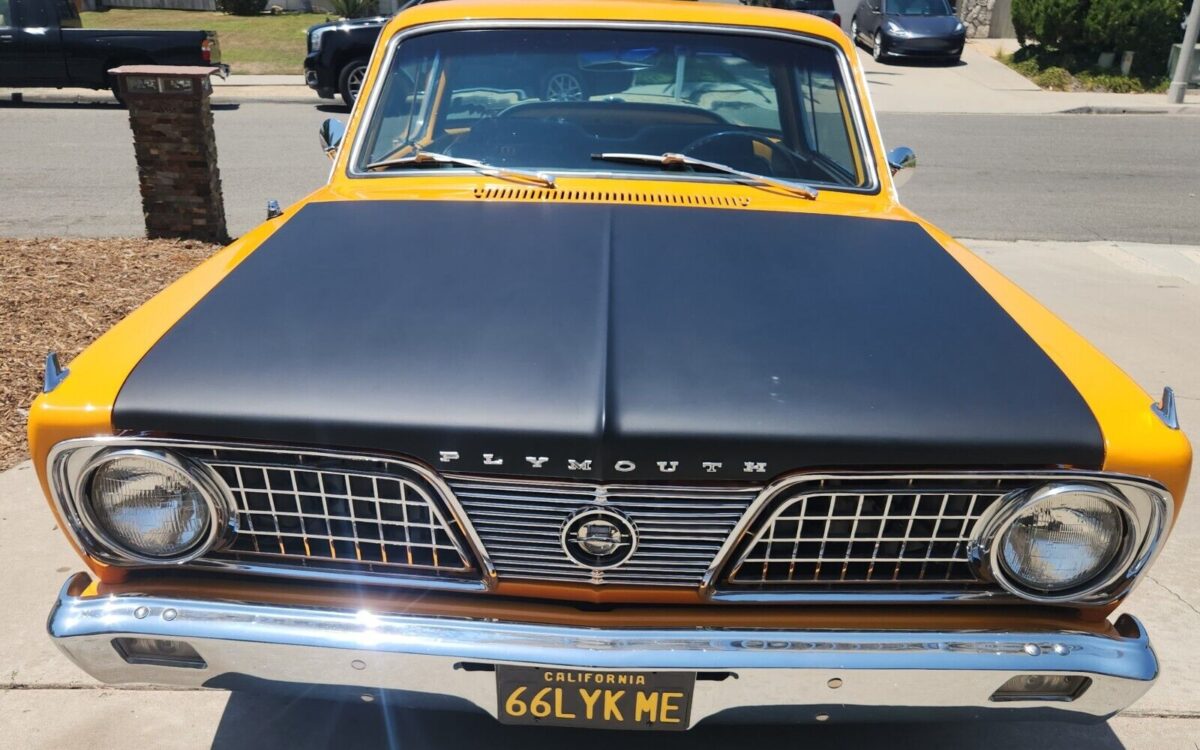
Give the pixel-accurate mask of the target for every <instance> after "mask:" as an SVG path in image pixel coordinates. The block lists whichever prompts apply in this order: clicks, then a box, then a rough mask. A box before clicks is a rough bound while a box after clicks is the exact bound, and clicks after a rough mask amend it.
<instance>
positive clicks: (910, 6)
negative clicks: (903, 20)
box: [887, 0, 954, 16]
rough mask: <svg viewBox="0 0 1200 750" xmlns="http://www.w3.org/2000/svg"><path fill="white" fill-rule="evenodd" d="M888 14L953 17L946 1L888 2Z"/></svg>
mask: <svg viewBox="0 0 1200 750" xmlns="http://www.w3.org/2000/svg"><path fill="white" fill-rule="evenodd" d="M887 12H888V13H894V14H895V15H898V16H951V15H954V11H952V10H950V5H949V4H947V2H946V0H887Z"/></svg>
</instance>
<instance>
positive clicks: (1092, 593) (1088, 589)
mask: <svg viewBox="0 0 1200 750" xmlns="http://www.w3.org/2000/svg"><path fill="white" fill-rule="evenodd" d="M1070 492H1080V493H1087V494H1090V495H1093V496H1094V497H1098V498H1101V499H1103V500H1105V501H1107V502H1108V503H1109V504H1111V505H1112V506H1113V508H1114V509H1115V510H1117V511H1118V512H1119V513H1120V515H1121V518H1122V520H1123V522H1124V528H1125V532H1124V537H1123V539H1122V540H1121V544H1120V547H1119V548H1118V550H1117V552H1116V553H1115V554H1114V555H1113V557H1112V559H1111V560H1109V561H1108V562H1107V563H1106V564H1105V565H1104V566H1102V567H1101V568H1099V569H1098V570H1097V572H1096V573H1095V574H1094V575H1093V576H1092V577H1090V578H1089V579H1087V580H1086V581H1085V582H1084V583H1081V584H1078V585H1075V586H1072V587H1070V588H1064V589H1061V590H1052V591H1047V590H1044V589H1040V588H1037V587H1035V586H1033V585H1030V584H1027V583H1025V582H1022V581H1021V580H1020V579H1019V577H1018V576H1016V575H1013V574H1012V573H1011V571H1009V570H1008V566H1007V565H1006V564H1005V563H1004V561H1003V547H1004V538H1005V534H1007V533H1008V531H1009V529H1011V528H1012V525H1013V523H1014V522H1015V521H1016V520H1017V519H1018V518H1020V517H1021V516H1022V515H1023V514H1025V513H1026V512H1028V511H1029V510H1030V509H1031V508H1033V507H1034V506H1036V505H1039V504H1042V503H1047V502H1053V501H1054V499H1055V498H1056V497H1058V496H1059V495H1062V494H1066V493H1070ZM1173 510H1174V508H1173V506H1172V504H1171V499H1170V496H1169V495H1168V494H1167V493H1166V491H1165V490H1162V489H1161V488H1159V487H1156V486H1154V485H1152V484H1147V483H1146V482H1145V481H1144V480H1138V481H1134V480H1132V479H1126V478H1124V477H1114V478H1112V479H1111V480H1109V479H1108V478H1107V477H1105V478H1104V480H1103V481H1100V480H1095V479H1091V478H1081V479H1078V480H1076V479H1071V478H1067V477H1064V478H1062V479H1059V480H1052V481H1048V482H1046V483H1044V484H1041V485H1038V486H1036V487H1033V488H1029V489H1025V490H1020V491H1018V492H1016V493H1014V497H1012V498H1010V499H1009V500H1007V501H1005V502H1001V503H997V504H996V507H995V509H994V511H993V512H992V513H991V514H989V515H987V516H985V517H984V518H982V519H981V520H980V521H979V523H978V525H977V527H976V530H975V534H974V539H975V541H974V542H973V544H972V550H971V558H972V560H973V562H974V563H975V565H976V566H977V569H978V571H979V572H980V574H981V575H983V576H984V577H986V578H988V579H990V580H992V581H994V582H996V583H997V584H999V585H1000V586H1001V587H1003V588H1004V589H1005V590H1006V591H1008V592H1009V593H1011V594H1013V595H1015V596H1019V597H1021V598H1022V599H1026V600H1028V601H1033V602H1038V603H1046V604H1051V603H1054V604H1063V603H1078V604H1092V605H1103V604H1109V603H1112V602H1113V601H1116V600H1118V599H1120V598H1121V597H1123V596H1125V595H1126V594H1128V593H1129V591H1130V590H1131V589H1132V587H1133V584H1134V583H1135V582H1136V581H1137V579H1138V578H1139V576H1140V574H1141V572H1142V571H1143V570H1144V569H1145V568H1146V567H1147V566H1148V565H1149V564H1150V562H1151V561H1152V560H1153V558H1154V556H1155V555H1156V554H1157V552H1158V550H1159V548H1160V546H1161V542H1162V539H1163V537H1164V536H1165V534H1166V530H1167V528H1168V527H1169V525H1170V518H1171V514H1172V512H1173Z"/></svg>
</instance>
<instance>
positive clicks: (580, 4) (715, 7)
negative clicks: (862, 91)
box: [383, 0, 846, 48]
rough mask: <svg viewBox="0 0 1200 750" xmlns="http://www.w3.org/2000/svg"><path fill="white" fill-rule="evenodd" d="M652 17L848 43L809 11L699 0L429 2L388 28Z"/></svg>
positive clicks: (387, 32) (390, 31) (401, 15)
mask: <svg viewBox="0 0 1200 750" xmlns="http://www.w3.org/2000/svg"><path fill="white" fill-rule="evenodd" d="M466 19H472V20H502V19H503V20H529V21H556V20H569V21H631V22H636V21H648V22H655V21H658V22H676V23H697V24H707V25H724V26H745V27H755V28H775V29H785V30H789V31H797V32H801V33H804V34H809V35H811V36H817V37H821V38H824V39H828V40H830V41H833V42H835V43H837V44H838V45H839V46H842V47H843V48H845V47H846V40H845V34H843V33H841V30H840V29H838V27H837V26H834V25H833V24H832V23H830V22H829V21H826V20H824V19H822V18H819V17H817V16H814V15H810V14H807V13H795V12H793V11H787V10H776V9H774V8H766V7H758V6H749V5H737V4H732V3H707V2H696V1H695V0H438V1H437V2H429V0H426V1H425V2H422V3H420V4H418V5H414V6H412V7H409V8H408V9H406V10H404V11H403V12H401V13H398V14H396V16H395V17H394V18H393V19H392V21H391V22H390V23H389V24H388V26H387V27H386V28H385V29H384V32H383V33H384V34H385V35H386V36H391V35H392V34H394V33H395V32H397V31H399V30H400V29H404V28H408V27H411V26H416V25H420V24H427V23H437V22H442V21H456V20H466Z"/></svg>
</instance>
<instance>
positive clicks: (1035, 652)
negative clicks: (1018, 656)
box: [1025, 643, 1042, 656]
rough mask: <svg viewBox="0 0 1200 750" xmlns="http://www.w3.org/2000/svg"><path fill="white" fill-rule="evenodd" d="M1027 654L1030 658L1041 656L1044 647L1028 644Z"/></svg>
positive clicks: (1026, 646) (1026, 645)
mask: <svg viewBox="0 0 1200 750" xmlns="http://www.w3.org/2000/svg"><path fill="white" fill-rule="evenodd" d="M1025 653H1027V654H1029V655H1030V656H1040V655H1041V653H1042V647H1041V646H1039V645H1037V644H1036V643H1026V644H1025Z"/></svg>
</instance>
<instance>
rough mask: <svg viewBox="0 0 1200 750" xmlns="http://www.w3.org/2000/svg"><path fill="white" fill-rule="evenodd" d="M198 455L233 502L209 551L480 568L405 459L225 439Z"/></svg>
mask: <svg viewBox="0 0 1200 750" xmlns="http://www.w3.org/2000/svg"><path fill="white" fill-rule="evenodd" d="M193 457H194V458H197V459H198V460H200V461H202V462H203V463H206V464H207V465H208V466H210V467H211V468H212V469H213V470H215V471H216V472H217V474H219V475H220V477H221V478H222V479H223V480H224V481H225V483H226V484H227V485H228V487H229V489H230V492H231V494H232V496H233V499H234V504H235V507H236V511H237V521H238V529H237V535H236V537H235V539H234V541H233V543H232V544H231V545H230V546H228V547H226V548H224V549H222V550H219V551H217V552H213V553H210V554H209V555H207V556H206V558H205V559H206V560H212V561H223V562H235V563H242V564H254V565H267V566H288V567H290V568H295V567H302V568H308V569H314V570H320V571H342V572H354V573H366V574H374V575H417V576H427V577H428V576H434V577H438V576H449V577H463V576H468V577H474V578H478V577H479V575H478V573H475V575H474V576H470V575H469V574H471V573H472V571H475V570H476V566H475V565H474V562H473V559H472V556H471V554H470V553H469V552H467V547H466V546H465V545H464V544H463V542H462V535H461V532H460V530H459V529H458V526H457V523H456V522H455V520H454V517H453V516H452V515H451V514H450V513H449V512H448V510H447V508H446V506H445V505H444V501H443V499H442V498H441V496H440V494H439V493H438V491H437V489H436V488H435V487H434V486H433V485H432V484H431V483H430V482H429V481H427V479H426V478H425V477H423V476H421V475H420V474H419V473H418V472H416V471H414V470H412V469H411V468H409V467H408V465H406V464H402V463H399V462H393V461H385V460H372V459H350V458H341V457H336V456H329V455H323V454H308V453H299V452H297V453H263V452H254V451H246V450H225V449H215V450H206V451H203V452H196V453H195V454H193Z"/></svg>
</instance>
